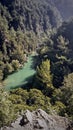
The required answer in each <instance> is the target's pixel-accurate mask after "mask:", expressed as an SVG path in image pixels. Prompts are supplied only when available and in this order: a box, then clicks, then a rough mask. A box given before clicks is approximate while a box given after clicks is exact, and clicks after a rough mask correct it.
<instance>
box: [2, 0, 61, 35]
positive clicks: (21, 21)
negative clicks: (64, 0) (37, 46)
mask: <svg viewBox="0 0 73 130" xmlns="http://www.w3.org/2000/svg"><path fill="white" fill-rule="evenodd" d="M1 3H2V5H4V6H5V7H6V8H7V10H8V11H9V14H10V15H11V20H10V21H9V27H11V26H13V27H14V29H15V30H16V29H17V28H18V27H20V28H21V29H22V30H33V31H34V32H36V33H37V32H40V31H46V30H47V29H49V28H51V27H59V26H60V25H61V23H62V19H61V16H60V13H59V11H58V10H57V8H56V7H55V6H54V5H53V4H52V3H51V2H50V1H49V0H46V1H45V0H37V1H36V0H31V1H30V0H25V1H24V0H21V1H20V0H13V1H12V2H11V1H10V0H1Z"/></svg>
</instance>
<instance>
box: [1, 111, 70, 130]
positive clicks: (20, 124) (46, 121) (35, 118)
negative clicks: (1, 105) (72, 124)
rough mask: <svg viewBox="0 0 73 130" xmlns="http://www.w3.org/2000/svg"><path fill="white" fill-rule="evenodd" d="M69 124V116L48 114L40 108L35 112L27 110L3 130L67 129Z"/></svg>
mask: <svg viewBox="0 0 73 130" xmlns="http://www.w3.org/2000/svg"><path fill="white" fill-rule="evenodd" d="M68 126H69V122H68V119H67V118H65V117H60V116H57V115H48V114H47V113H46V112H45V111H43V110H41V109H38V110H37V111H33V112H30V111H29V110H27V111H26V112H25V113H24V114H23V116H22V117H19V118H18V119H17V120H16V121H15V122H14V123H12V124H11V127H4V128H2V129H1V130H67V128H68Z"/></svg>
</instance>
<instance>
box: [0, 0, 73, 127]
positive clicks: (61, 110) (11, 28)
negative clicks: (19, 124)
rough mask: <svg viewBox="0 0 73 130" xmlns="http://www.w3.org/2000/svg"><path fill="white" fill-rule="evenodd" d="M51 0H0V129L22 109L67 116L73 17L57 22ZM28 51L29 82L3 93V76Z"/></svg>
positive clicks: (71, 98)
mask: <svg viewBox="0 0 73 130" xmlns="http://www.w3.org/2000/svg"><path fill="white" fill-rule="evenodd" d="M52 2H53V1H50V0H37V1H36V0H31V1H30V0H25V1H24V0H13V1H10V0H1V1H0V83H1V85H0V86H1V87H0V127H2V126H4V125H9V124H11V122H12V121H13V120H15V119H16V117H17V116H18V115H19V114H22V112H23V111H24V110H26V109H29V110H31V111H32V110H36V109H39V108H41V109H43V110H45V111H46V112H47V113H50V114H56V115H60V116H65V117H67V118H69V119H70V120H73V80H72V79H73V20H70V21H68V22H63V23H62V17H61V11H59V9H57V7H56V6H57V5H58V1H56V2H57V3H56V6H55V5H54V2H53V3H52ZM61 5H62V1H61ZM63 5H64V3H63ZM62 11H63V10H62ZM33 51H36V52H37V54H38V55H37V56H36V57H37V59H38V60H37V64H36V66H35V69H36V73H35V74H34V76H33V78H32V82H31V83H29V82H28V84H26V86H25V85H23V87H21V86H19V88H17V89H14V90H10V91H9V92H7V91H5V89H4V86H3V81H4V79H5V78H6V77H7V76H8V75H9V74H12V73H13V72H16V71H18V70H19V68H20V67H23V65H25V62H26V61H27V57H28V55H29V54H31V53H32V52H33ZM31 67H32V66H31Z"/></svg>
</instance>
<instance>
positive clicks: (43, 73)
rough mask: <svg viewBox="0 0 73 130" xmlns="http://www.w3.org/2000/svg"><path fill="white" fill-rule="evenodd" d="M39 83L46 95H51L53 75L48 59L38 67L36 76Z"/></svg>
mask: <svg viewBox="0 0 73 130" xmlns="http://www.w3.org/2000/svg"><path fill="white" fill-rule="evenodd" d="M36 78H37V82H39V83H40V85H41V86H42V89H44V92H45V93H46V94H51V92H52V90H53V85H52V75H51V71H50V61H49V60H48V59H47V60H46V61H43V62H42V63H41V65H40V66H39V67H37V74H36Z"/></svg>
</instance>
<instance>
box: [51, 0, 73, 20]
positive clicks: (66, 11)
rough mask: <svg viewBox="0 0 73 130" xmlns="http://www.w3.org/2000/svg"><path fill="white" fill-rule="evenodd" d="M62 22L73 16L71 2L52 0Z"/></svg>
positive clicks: (71, 0) (67, 0)
mask: <svg viewBox="0 0 73 130" xmlns="http://www.w3.org/2000/svg"><path fill="white" fill-rule="evenodd" d="M52 2H53V3H54V4H55V6H56V7H57V9H58V10H59V11H60V14H61V16H62V18H63V19H64V20H68V19H69V18H71V17H72V16H73V0H52Z"/></svg>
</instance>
